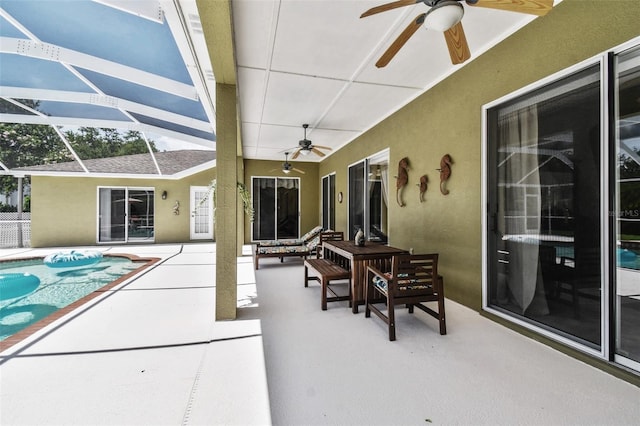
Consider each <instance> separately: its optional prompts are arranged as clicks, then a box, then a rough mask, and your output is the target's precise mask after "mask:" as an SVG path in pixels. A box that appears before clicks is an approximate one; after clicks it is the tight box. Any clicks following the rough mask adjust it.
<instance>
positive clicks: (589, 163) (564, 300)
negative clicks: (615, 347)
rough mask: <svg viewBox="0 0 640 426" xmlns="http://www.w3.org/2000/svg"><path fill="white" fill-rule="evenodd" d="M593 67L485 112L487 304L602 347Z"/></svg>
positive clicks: (597, 119) (597, 131) (596, 104)
mask: <svg viewBox="0 0 640 426" xmlns="http://www.w3.org/2000/svg"><path fill="white" fill-rule="evenodd" d="M599 77H600V66H599V64H595V65H592V66H588V67H586V68H584V69H581V70H579V71H577V72H574V73H571V74H569V75H566V76H565V77H563V78H559V79H558V80H557V81H554V82H553V83H550V84H547V85H544V86H542V87H539V88H536V89H534V90H532V91H530V92H527V93H524V94H522V95H519V96H517V97H514V98H512V99H508V100H503V101H499V103H498V104H496V105H494V106H492V107H491V108H489V109H488V110H487V129H488V135H487V143H488V146H489V149H488V153H490V154H489V157H488V160H487V167H486V170H487V176H488V178H489V180H488V185H489V186H488V190H487V197H488V202H487V205H488V220H487V224H488V229H487V234H486V235H487V244H488V247H487V250H488V264H487V267H488V277H487V282H488V295H487V302H488V306H489V308H491V309H494V310H495V311H496V312H497V313H499V314H501V315H505V316H508V317H515V318H518V319H519V320H521V321H525V322H526V323H529V324H534V325H536V326H538V327H540V328H542V329H544V330H552V331H553V332H554V333H556V334H559V335H562V336H564V337H566V338H569V339H571V340H573V341H575V342H578V343H579V344H580V345H584V346H585V347H588V348H589V349H590V350H594V351H597V352H600V350H601V348H602V330H603V329H602V312H603V310H602V306H603V303H604V299H603V292H602V271H601V265H602V262H601V258H602V257H601V227H600V224H601V221H602V219H601V196H600V186H601V184H600V183H601V181H602V178H601V167H600V166H601V158H600V134H601V131H600V129H601V127H600V117H601V112H600V111H601V109H600V107H601V103H600V91H601V90H600V83H599Z"/></svg>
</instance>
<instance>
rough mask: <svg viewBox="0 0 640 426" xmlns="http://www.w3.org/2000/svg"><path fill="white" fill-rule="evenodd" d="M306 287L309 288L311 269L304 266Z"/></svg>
mask: <svg viewBox="0 0 640 426" xmlns="http://www.w3.org/2000/svg"><path fill="white" fill-rule="evenodd" d="M304 286H305V287H309V268H308V267H307V265H304Z"/></svg>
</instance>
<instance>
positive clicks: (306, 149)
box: [290, 124, 331, 160]
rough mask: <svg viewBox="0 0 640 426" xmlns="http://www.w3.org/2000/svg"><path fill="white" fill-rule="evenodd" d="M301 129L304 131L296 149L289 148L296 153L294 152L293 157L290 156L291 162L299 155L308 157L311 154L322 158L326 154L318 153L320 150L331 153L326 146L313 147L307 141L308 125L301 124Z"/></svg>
mask: <svg viewBox="0 0 640 426" xmlns="http://www.w3.org/2000/svg"><path fill="white" fill-rule="evenodd" d="M302 128H303V129H304V139H302V140H300V141H299V142H298V146H297V147H296V148H290V149H296V152H294V153H293V155H292V156H291V159H292V160H295V159H296V158H298V156H299V155H300V154H302V155H308V154H309V153H311V152H313V153H314V154H316V155H318V156H319V157H324V156H325V155H326V154H325V153H324V152H322V151H320V150H321V149H326V150H329V151H331V148H329V147H328V146H320V145H314V144H313V143H311V141H310V140H309V139H307V129H308V128H309V125H308V124H303V125H302Z"/></svg>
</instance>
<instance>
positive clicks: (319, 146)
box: [313, 145, 333, 151]
mask: <svg viewBox="0 0 640 426" xmlns="http://www.w3.org/2000/svg"><path fill="white" fill-rule="evenodd" d="M313 147H314V148H320V149H327V150H329V151H332V150H333V149H332V148H330V147H328V146H322V145H314V146H313Z"/></svg>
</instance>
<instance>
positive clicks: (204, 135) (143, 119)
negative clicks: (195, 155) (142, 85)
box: [130, 113, 215, 141]
mask: <svg viewBox="0 0 640 426" xmlns="http://www.w3.org/2000/svg"><path fill="white" fill-rule="evenodd" d="M130 114H131V115H132V116H133V117H135V119H136V120H138V121H139V122H140V123H144V124H149V125H151V126H155V127H160V128H162V129H167V130H172V131H175V132H179V133H183V134H185V135H191V136H195V137H197V138H201V139H208V140H210V141H213V140H215V135H214V134H213V132H205V131H199V130H197V129H193V128H190V127H186V126H181V125H179V124H176V123H172V122H170V121H164V120H160V119H158V118H153V117H147V116H144V115H140V114H135V113H130Z"/></svg>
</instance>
